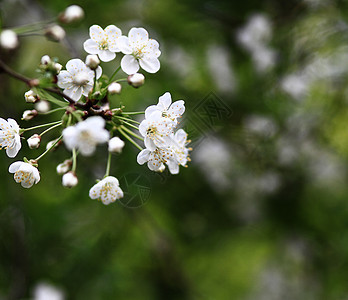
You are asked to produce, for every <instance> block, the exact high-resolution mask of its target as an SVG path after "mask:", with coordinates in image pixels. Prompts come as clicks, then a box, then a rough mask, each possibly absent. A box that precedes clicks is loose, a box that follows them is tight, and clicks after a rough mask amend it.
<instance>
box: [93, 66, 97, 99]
mask: <svg viewBox="0 0 348 300" xmlns="http://www.w3.org/2000/svg"><path fill="white" fill-rule="evenodd" d="M96 83H97V70H96V69H95V70H94V83H93V93H94V92H95V85H96Z"/></svg>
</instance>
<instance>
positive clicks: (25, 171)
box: [8, 161, 40, 188]
mask: <svg viewBox="0 0 348 300" xmlns="http://www.w3.org/2000/svg"><path fill="white" fill-rule="evenodd" d="M8 171H9V172H10V173H14V180H15V181H16V182H17V183H20V184H21V185H22V187H24V188H30V187H32V186H33V185H34V183H35V184H37V183H38V182H39V181H40V173H39V170H38V169H37V168H35V167H34V166H32V165H31V164H29V163H26V162H23V161H16V162H14V163H13V164H11V165H10V167H9V169H8Z"/></svg>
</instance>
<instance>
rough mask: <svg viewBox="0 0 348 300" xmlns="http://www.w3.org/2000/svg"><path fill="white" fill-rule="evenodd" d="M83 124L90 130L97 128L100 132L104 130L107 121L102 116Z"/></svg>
mask: <svg viewBox="0 0 348 300" xmlns="http://www.w3.org/2000/svg"><path fill="white" fill-rule="evenodd" d="M83 123H84V125H85V126H86V127H87V128H88V129H90V128H92V129H93V128H97V130H99V129H101V128H104V126H105V120H104V119H103V118H102V117H100V116H93V117H89V118H88V119H87V120H86V121H84V122H83ZM80 124H82V123H80Z"/></svg>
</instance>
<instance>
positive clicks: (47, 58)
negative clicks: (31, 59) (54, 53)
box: [41, 55, 51, 65]
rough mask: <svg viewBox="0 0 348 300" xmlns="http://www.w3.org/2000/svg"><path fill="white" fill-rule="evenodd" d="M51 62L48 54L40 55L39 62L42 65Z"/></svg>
mask: <svg viewBox="0 0 348 300" xmlns="http://www.w3.org/2000/svg"><path fill="white" fill-rule="evenodd" d="M50 63H51V58H50V57H49V56H48V55H44V56H43V57H41V64H42V65H48V64H50Z"/></svg>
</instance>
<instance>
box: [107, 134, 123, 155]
mask: <svg viewBox="0 0 348 300" xmlns="http://www.w3.org/2000/svg"><path fill="white" fill-rule="evenodd" d="M124 145H125V142H124V141H122V140H121V139H120V138H119V137H117V136H116V137H113V138H112V139H110V141H109V152H111V153H121V152H122V149H123V147H124Z"/></svg>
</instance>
